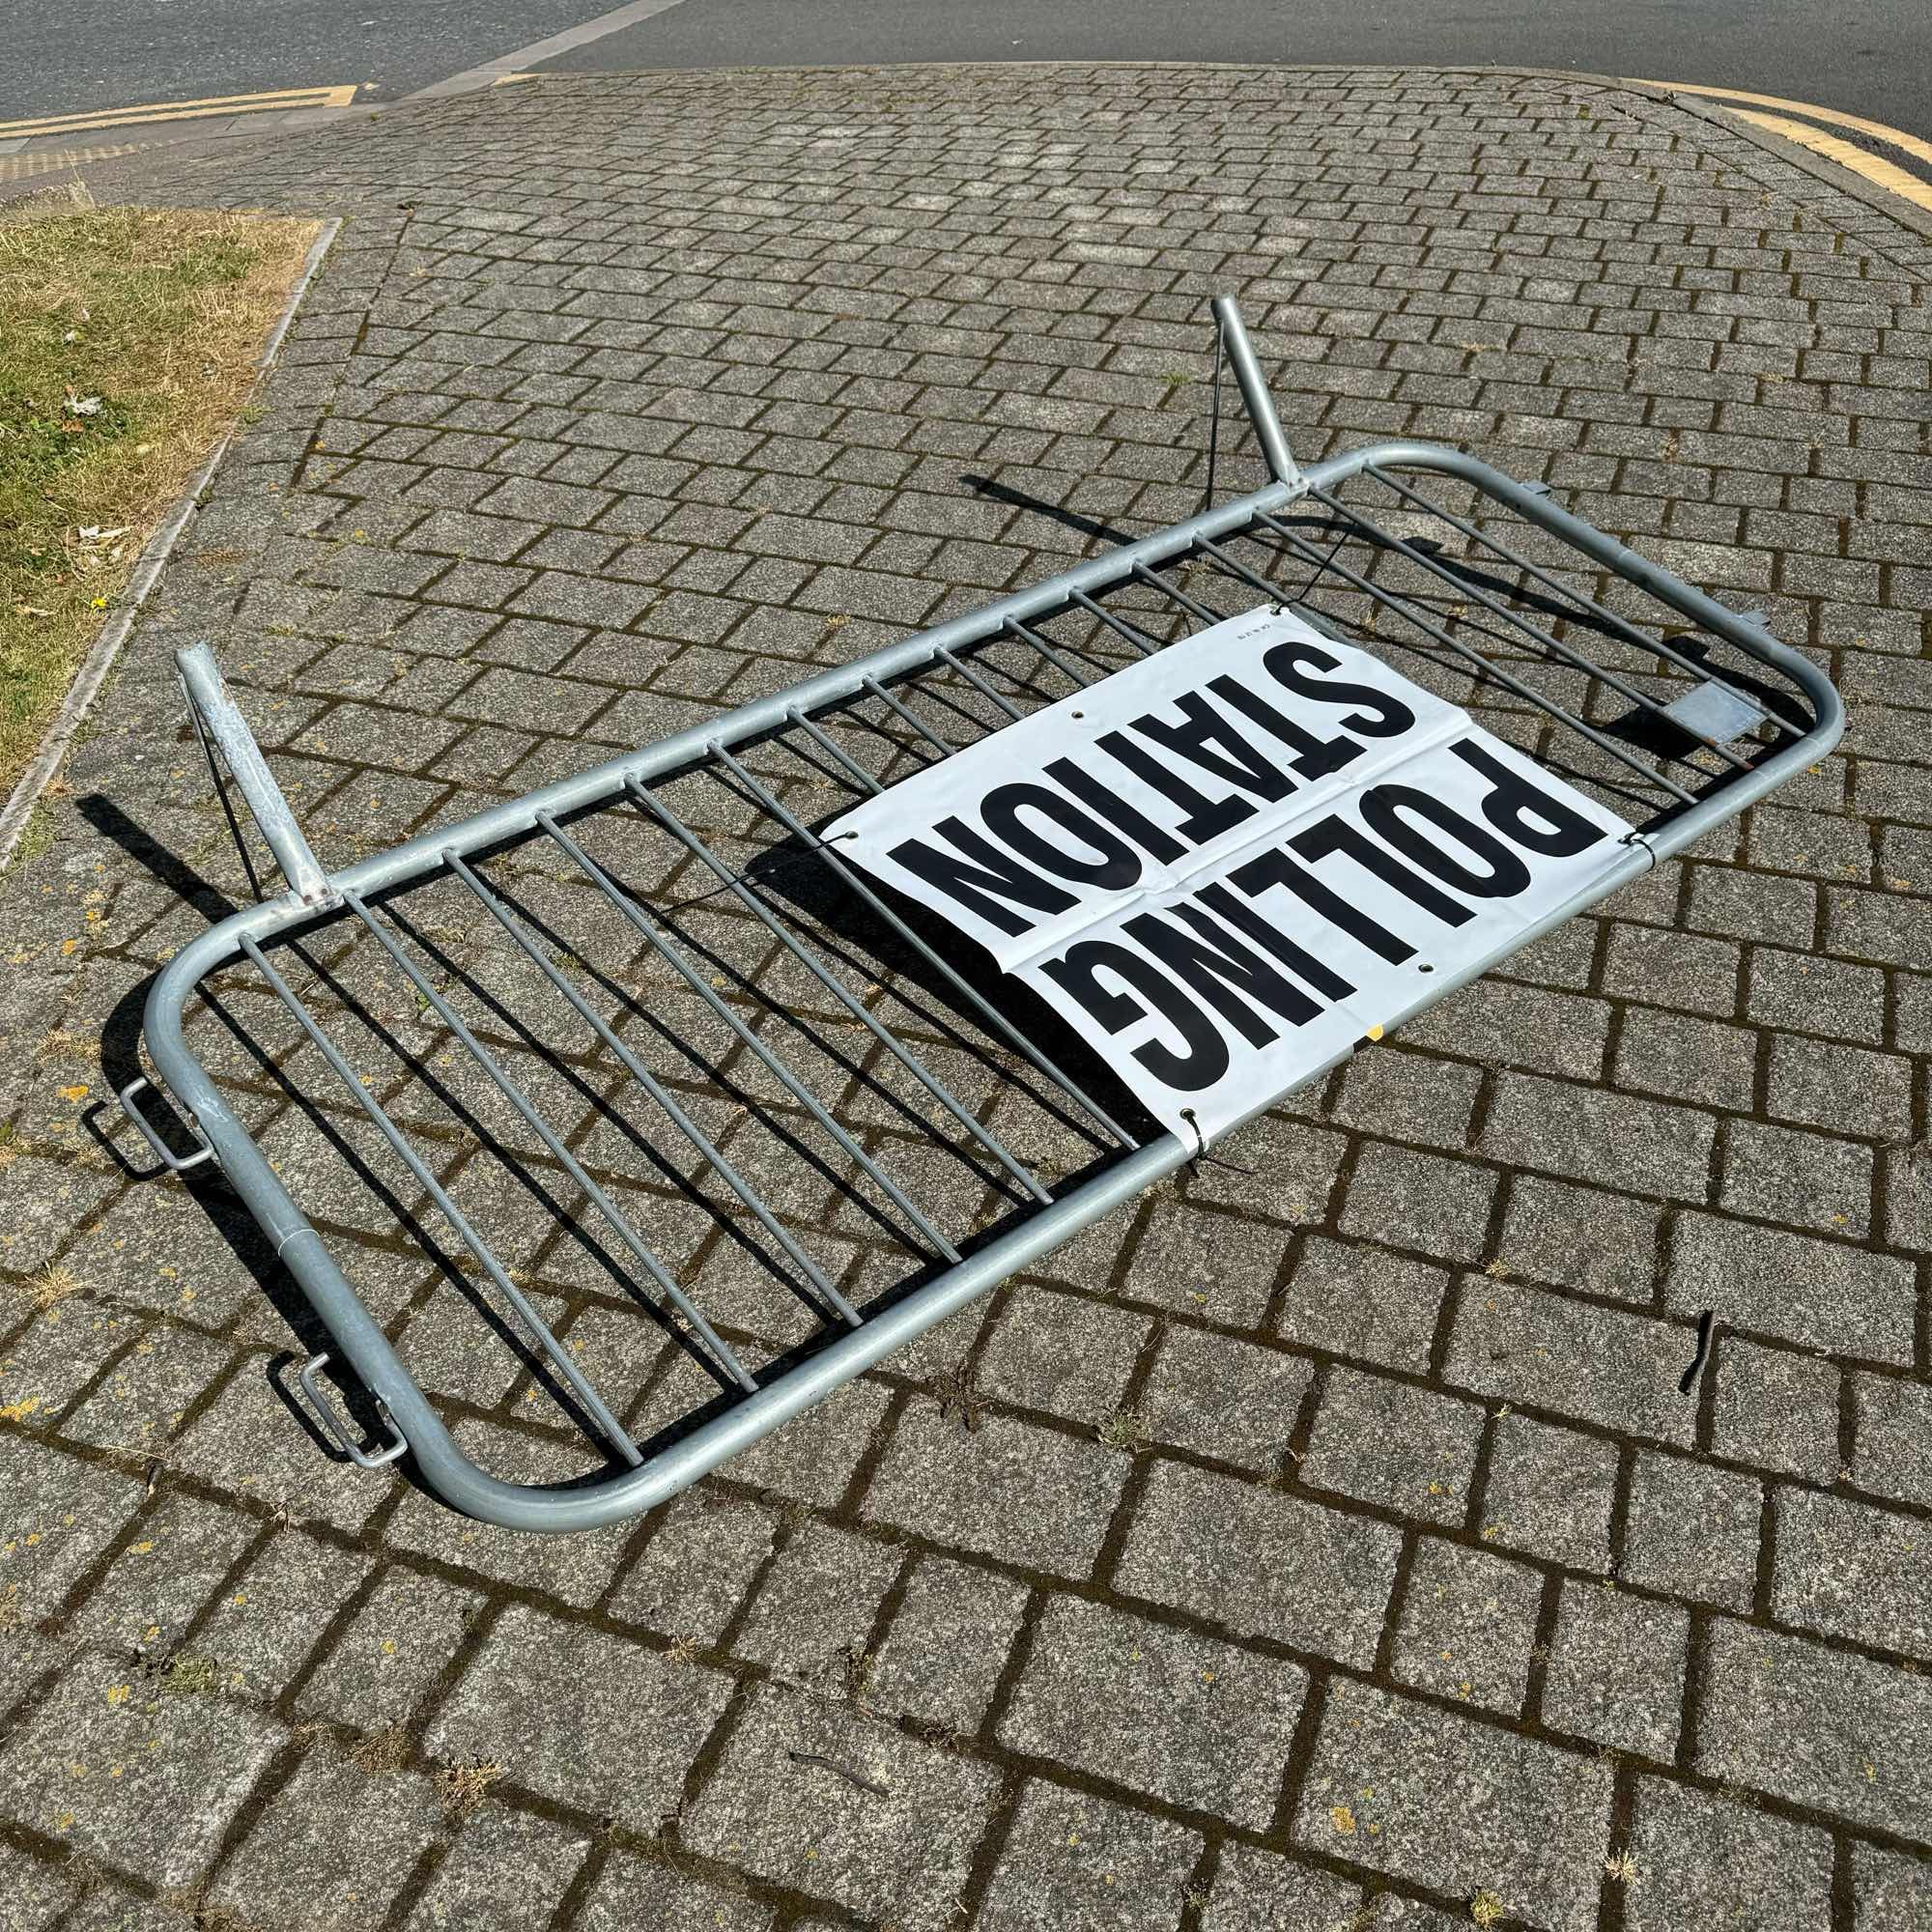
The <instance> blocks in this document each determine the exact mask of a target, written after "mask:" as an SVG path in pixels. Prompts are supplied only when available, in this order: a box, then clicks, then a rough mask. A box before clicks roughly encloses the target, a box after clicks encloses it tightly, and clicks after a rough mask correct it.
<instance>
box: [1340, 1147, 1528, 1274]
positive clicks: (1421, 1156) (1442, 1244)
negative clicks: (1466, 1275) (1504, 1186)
mask: <svg viewBox="0 0 1932 1932" xmlns="http://www.w3.org/2000/svg"><path fill="white" fill-rule="evenodd" d="M1494 1192H1495V1177H1494V1176H1493V1175H1492V1174H1490V1173H1489V1172H1488V1171H1487V1170H1485V1169H1483V1168H1480V1167H1471V1166H1469V1165H1467V1164H1466V1163H1464V1162H1460V1161H1456V1160H1452V1159H1450V1158H1449V1157H1447V1156H1446V1155H1442V1154H1431V1153H1418V1152H1416V1151H1413V1150H1411V1149H1409V1148H1399V1147H1391V1146H1389V1145H1388V1144H1387V1143H1385V1142H1382V1141H1371V1142H1369V1143H1368V1144H1367V1145H1365V1146H1364V1147H1363V1149H1362V1151H1361V1153H1360V1154H1359V1156H1358V1157H1357V1159H1356V1162H1355V1171H1354V1174H1353V1175H1352V1176H1351V1177H1350V1182H1349V1198H1348V1202H1347V1205H1346V1206H1345V1207H1344V1208H1343V1210H1342V1219H1341V1230H1342V1232H1343V1234H1345V1235H1352V1236H1356V1237H1358V1238H1359V1239H1363V1240H1372V1241H1382V1242H1386V1243H1387V1244H1388V1245H1389V1246H1391V1247H1400V1248H1419V1249H1421V1251H1422V1252H1423V1253H1424V1254H1427V1255H1435V1256H1439V1257H1441V1258H1443V1259H1445V1260H1449V1261H1474V1260H1475V1259H1476V1258H1477V1256H1479V1255H1480V1254H1481V1253H1482V1251H1483V1239H1484V1234H1485V1231H1486V1229H1487V1228H1488V1225H1489V1218H1490V1201H1491V1197H1492V1195H1493V1194H1494Z"/></svg>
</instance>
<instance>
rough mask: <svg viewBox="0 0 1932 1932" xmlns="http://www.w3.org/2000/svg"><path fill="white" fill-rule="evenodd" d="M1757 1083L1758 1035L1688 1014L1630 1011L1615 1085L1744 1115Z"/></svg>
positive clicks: (1620, 1044) (1619, 1047)
mask: <svg viewBox="0 0 1932 1932" xmlns="http://www.w3.org/2000/svg"><path fill="white" fill-rule="evenodd" d="M1756 1079H1757V1035H1756V1034H1755V1033H1754V1032H1753V1031H1752V1030H1751V1029H1750V1028H1749V1027H1739V1026H1728V1025H1724V1024H1722V1023H1720V1022H1719V1021H1717V1020H1707V1019H1699V1018H1697V1017H1695V1016H1694V1015H1692V1014H1690V1013H1677V1012H1666V1011H1663V1010H1662V1009H1657V1008H1651V1007H1637V1008H1633V1009H1632V1010H1631V1012H1630V1014H1629V1016H1628V1017H1627V1018H1626V1019H1625V1021H1624V1029H1623V1033H1622V1036H1621V1037H1619V1039H1618V1041H1617V1085H1618V1086H1619V1087H1623V1088H1626V1089H1628V1090H1629V1091H1630V1092H1631V1093H1634V1094H1662V1095H1663V1096H1664V1097H1665V1098H1666V1099H1671V1100H1689V1101H1690V1102H1692V1103H1693V1104H1697V1105H1702V1106H1707V1107H1732V1108H1736V1109H1738V1110H1740V1111H1747V1110H1748V1109H1749V1108H1750V1106H1751V1105H1752V1094H1753V1091H1754V1087H1755V1083H1756Z"/></svg>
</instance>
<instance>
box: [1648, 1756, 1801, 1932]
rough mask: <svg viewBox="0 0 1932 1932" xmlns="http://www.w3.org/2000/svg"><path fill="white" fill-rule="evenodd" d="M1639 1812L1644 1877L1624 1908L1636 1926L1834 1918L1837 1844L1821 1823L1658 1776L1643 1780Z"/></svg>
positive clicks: (1666, 1929)
mask: <svg viewBox="0 0 1932 1932" xmlns="http://www.w3.org/2000/svg"><path fill="white" fill-rule="evenodd" d="M1635 1812H1636V1824H1635V1829H1634V1832H1633V1833H1632V1834H1631V1842H1630V1851H1631V1854H1632V1856H1633V1857H1634V1859H1635V1860H1636V1864H1637V1874H1638V1876H1637V1878H1636V1880H1635V1882H1634V1884H1632V1885H1630V1886H1629V1887H1628V1888H1626V1903H1625V1906H1624V1923H1625V1924H1626V1925H1628V1926H1629V1927H1630V1928H1631V1932H1676V1928H1677V1927H1679V1926H1684V1925H1697V1926H1707V1925H1708V1926H1710V1927H1712V1928H1713V1932H1718V1928H1720V1927H1721V1928H1725V1932H1733V1928H1734V1932H1745V1929H1746V1928H1747V1927H1756V1926H1760V1925H1773V1924H1776V1925H1788V1926H1790V1927H1791V1928H1792V1932H1826V1928H1827V1927H1828V1926H1830V1925H1831V1924H1832V1922H1833V1919H1832V1841H1831V1839H1830V1838H1829V1837H1828V1836H1827V1835H1826V1834H1825V1833H1823V1832H1820V1831H1818V1830H1817V1829H1816V1828H1815V1827H1812V1826H1807V1825H1795V1824H1793V1823H1792V1822H1791V1821H1790V1820H1789V1819H1788V1818H1773V1817H1770V1816H1768V1815H1767V1814H1766V1813H1764V1812H1762V1811H1758V1810H1755V1809H1753V1808H1752V1807H1751V1806H1749V1805H1747V1804H1739V1803H1738V1802H1737V1801H1736V1800H1734V1799H1729V1798H1719V1797H1717V1796H1715V1795H1713V1794H1712V1793H1709V1792H1703V1791H1690V1790H1686V1789H1685V1788H1684V1786H1682V1785H1680V1784H1666V1783H1665V1782H1664V1781H1663V1780H1662V1778H1657V1777H1644V1778H1639V1779H1638V1780H1637V1787H1636V1805H1635Z"/></svg>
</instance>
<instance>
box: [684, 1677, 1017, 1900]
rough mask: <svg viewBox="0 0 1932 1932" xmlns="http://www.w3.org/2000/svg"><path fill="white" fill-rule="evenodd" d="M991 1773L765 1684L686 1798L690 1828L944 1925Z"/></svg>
mask: <svg viewBox="0 0 1932 1932" xmlns="http://www.w3.org/2000/svg"><path fill="white" fill-rule="evenodd" d="M828 1760H829V1762H828ZM835 1767H836V1768H835ZM841 1773H849V1774H851V1775H852V1776H857V1777H861V1778H864V1779H865V1780H866V1785H867V1786H869V1787H870V1788H866V1787H865V1786H857V1785H855V1784H853V1782H852V1781H851V1777H850V1776H843V1775H841ZM994 1777H995V1774H994V1773H993V1771H992V1770H991V1768H990V1767H989V1766H985V1765H980V1764H975V1763H971V1762H969V1761H968V1760H966V1759H964V1758H961V1757H956V1756H954V1755H952V1753H950V1752H948V1751H944V1750H942V1749H940V1748H939V1747H937V1746H934V1745H929V1744H924V1743H922V1742H920V1741H918V1740H916V1739H913V1738H908V1737H906V1736H904V1735H903V1734H902V1733H901V1732H899V1731H897V1730H895V1729H894V1728H893V1727H892V1726H891V1725H889V1724H883V1723H879V1722H876V1721H873V1720H869V1719H866V1718H864V1717H861V1716H860V1715H858V1714H857V1713H855V1712H852V1711H850V1710H845V1709H840V1708H838V1707H837V1706H834V1705H831V1704H827V1703H823V1702H821V1701H820V1700H818V1699H817V1698H814V1697H804V1696H797V1695H790V1694H786V1693H784V1692H782V1691H780V1690H775V1689H772V1690H761V1691H760V1692H758V1693H757V1694H756V1695H755V1696H754V1697H753V1700H752V1703H751V1705H750V1707H749V1709H748V1710H747V1711H746V1713H745V1716H744V1718H743V1719H742V1721H741V1722H740V1723H739V1724H738V1726H737V1728H736V1729H735V1730H734V1731H733V1732H732V1734H731V1738H730V1741H729V1743H727V1744H726V1746H725V1755H724V1757H723V1759H722V1760H721V1761H720V1763H719V1765H718V1768H717V1770H716V1771H715V1772H714V1773H713V1774H712V1776H711V1777H710V1779H709V1780H708V1781H707V1782H706V1784H705V1786H704V1788H703V1790H702V1791H701V1792H700V1793H699V1794H698V1796H697V1798H696V1801H695V1803H693V1804H690V1805H689V1806H687V1808H686V1810H685V1812H684V1814H683V1821H682V1822H683V1831H682V1838H683V1842H684V1844H685V1845H687V1846H688V1847H689V1848H690V1849H691V1850H693V1851H696V1852H698V1853H700V1854H703V1855H705V1856H708V1857H713V1858H721V1859H725V1860H728V1861H730V1862H731V1863H733V1864H735V1865H738V1866H740V1867H741V1868H742V1869H745V1870H748V1871H750V1872H752V1873H753V1874H754V1875H756V1876H758V1877H761V1878H767V1879H770V1880H772V1881H774V1882H775V1883H779V1884H782V1885H785V1886H787V1887H790V1888H793V1889H798V1890H802V1891H807V1892H810V1893H812V1894H813V1895H815V1896H817V1897H821V1898H826V1899H829V1900H832V1901H834V1902H836V1903H837V1904H839V1905H842V1906H844V1907H845V1908H846V1909H847V1910H849V1911H852V1912H857V1913H862V1914H864V1915H866V1916H867V1918H873V1919H875V1920H876V1919H881V1918H886V1919H890V1918H896V1919H898V1920H899V1921H900V1922H901V1923H903V1924H905V1925H907V1926H914V1925H931V1926H938V1925H940V1924H942V1923H944V1922H945V1919H946V1918H947V1916H948V1915H949V1914H950V1913H951V1911H952V1908H953V1905H954V1903H955V1901H956V1899H957V1897H958V1894H959V1891H960V1889H961V1887H962V1886H963V1885H964V1883H965V1879H966V1870H967V1863H968V1861H969V1860H970V1859H971V1857H972V1853H973V1848H974V1846H975V1845H976V1844H977V1843H978V1842H979V1839H980V1833H981V1832H982V1831H983V1830H984V1829H985V1825H986V1822H987V1819H988V1816H989V1815H990V1813H991V1809H992V1801H993V1791H994ZM855 1797H856V1798H857V1799H858V1800H860V1801H863V1802H861V1803H855V1802H854V1801H855Z"/></svg>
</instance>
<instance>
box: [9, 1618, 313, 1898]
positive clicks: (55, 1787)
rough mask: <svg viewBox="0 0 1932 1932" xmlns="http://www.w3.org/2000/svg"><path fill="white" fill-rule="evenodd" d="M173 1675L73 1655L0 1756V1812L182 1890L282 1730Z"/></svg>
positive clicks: (205, 1860) (201, 1869)
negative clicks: (149, 1674) (153, 1676)
mask: <svg viewBox="0 0 1932 1932" xmlns="http://www.w3.org/2000/svg"><path fill="white" fill-rule="evenodd" d="M190 1683H191V1680H189V1679H187V1678H186V1677H185V1675H183V1674H181V1673H175V1674H169V1673H163V1675H162V1676H161V1677H160V1678H158V1679H150V1678H146V1677H144V1676H143V1675H142V1674H141V1672H139V1671H138V1670H132V1669H130V1668H129V1667H128V1665H127V1664H125V1663H121V1662H116V1661H115V1660H114V1659H112V1658H108V1657H101V1656H82V1657H81V1658H79V1659H78V1660H77V1661H76V1662H75V1663H74V1665H73V1667H72V1668H71V1670H70V1671H69V1672H68V1673H67V1675H66V1676H64V1677H63V1678H62V1679H61V1680H60V1682H59V1683H58V1684H57V1685H56V1686H55V1688H54V1690H53V1691H52V1692H51V1693H50V1694H49V1695H48V1697H47V1698H46V1700H45V1701H44V1702H43V1703H42V1704H40V1705H39V1706H38V1707H36V1708H35V1709H33V1710H31V1711H29V1712H28V1713H27V1714H26V1716H25V1717H24V1718H23V1719H21V1721H20V1722H19V1724H18V1725H17V1727H16V1729H15V1730H14V1735H13V1737H12V1738H11V1740H10V1741H9V1744H8V1747H7V1749H6V1752H5V1754H4V1755H0V1815H4V1816H6V1817H8V1818H11V1819H13V1820H14V1821H15V1822H16V1823H18V1824H22V1825H26V1826H28V1827H30V1828H31V1829H32V1830H34V1831H36V1832H39V1833H43V1834H44V1835H45V1836H47V1837H49V1838H53V1839H57V1840H59V1841H61V1842H63V1843H65V1844H68V1845H71V1846H73V1847H75V1848H76V1849H78V1850H80V1851H83V1852H86V1853H88V1854H90V1855H92V1856H93V1857H96V1858H99V1859H100V1860H102V1861H105V1862H107V1863H109V1864H112V1865H116V1866H119V1867H121V1868H123V1869H126V1870H134V1871H138V1872H140V1873H141V1875H142V1876H143V1877H144V1878H147V1879H150V1880H152V1881H153V1882H154V1883H155V1884H156V1885H162V1886H192V1885H194V1884H196V1883H197V1882H198V1881H199V1880H200V1879H201V1877H202V1876H203V1874H204V1873H205V1871H206V1870H207V1867H208V1864H209V1861H210V1860H211V1859H212V1858H213V1855H214V1852H215V1849H216V1847H217V1846H218V1845H219V1843H220V1841H221V1837H222V1834H223V1833H224V1832H225V1831H226V1830H227V1829H228V1827H229V1825H230V1822H231V1821H232V1820H233V1819H234V1817H235V1815H236V1813H237V1812H238V1811H239V1810H240V1809H241V1804H242V1803H243V1802H244V1800H245V1799H246V1798H247V1796H248V1793H249V1791H250V1790H251V1789H252V1788H253V1786H254V1783H255V1780H256V1778H257V1777H258V1776H260V1775H261V1774H262V1772H263V1771H264V1769H265V1768H266V1767H267V1765H268V1763H269V1761H270V1758H271V1757H272V1756H273V1755H274V1753H275V1752H276V1750H277V1749H279V1748H280V1747H281V1744H282V1741H283V1738H284V1736H285V1733H284V1732H283V1730H282V1728H281V1726H280V1725H278V1724H275V1723H272V1722H270V1720H269V1719H266V1718H261V1717H257V1716H256V1715H255V1714H254V1713H253V1712H251V1711H247V1710H243V1709H238V1708H237V1707H236V1706H234V1705H231V1704H229V1703H227V1702H226V1701H225V1700H223V1699H222V1698H220V1697H217V1696H215V1695H213V1693H212V1692H211V1691H210V1690H206V1689H204V1688H200V1686H199V1683H198V1680H193V1681H192V1688H190Z"/></svg>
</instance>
